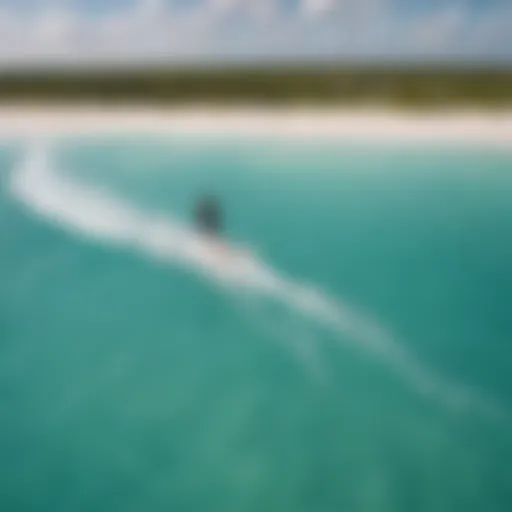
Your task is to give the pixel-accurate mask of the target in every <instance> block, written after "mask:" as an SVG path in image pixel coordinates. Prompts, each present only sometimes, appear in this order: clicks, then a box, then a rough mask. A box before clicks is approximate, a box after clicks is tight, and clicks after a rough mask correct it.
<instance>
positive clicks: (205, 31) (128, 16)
mask: <svg viewBox="0 0 512 512" xmlns="http://www.w3.org/2000/svg"><path fill="white" fill-rule="evenodd" d="M232 59H235V60H237V61H249V62H250V61H253V60H258V61H262V60H263V61H264V60H275V59H278V60H282V59H299V60H310V59H353V60H364V59H371V60H379V59H382V60H406V61H411V60H417V61H421V60H444V59H447V60H461V61H466V62H491V61H501V62H506V63H509V64H512V0H0V68H4V69H5V68H6V67H19V66H28V67H31V66H52V65H63V66H72V65H102V64H104V65H111V64H122V65H134V66H138V65H144V64H152V63H169V64H172V63H180V64H181V63H188V62H198V61H201V62H221V61H225V60H232Z"/></svg>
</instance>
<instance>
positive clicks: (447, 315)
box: [0, 137, 512, 512]
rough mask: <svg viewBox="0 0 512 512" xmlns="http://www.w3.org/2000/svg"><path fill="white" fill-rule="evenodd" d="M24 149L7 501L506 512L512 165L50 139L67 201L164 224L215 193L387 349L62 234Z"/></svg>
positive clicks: (3, 377) (1, 433) (278, 147)
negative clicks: (27, 178)
mask: <svg viewBox="0 0 512 512" xmlns="http://www.w3.org/2000/svg"><path fill="white" fill-rule="evenodd" d="M26 151H27V149H26V147H25V146H23V145H19V144H17V145H12V146H10V145H7V144H5V145H4V146H3V149H2V150H1V151H0V173H1V174H0V176H1V178H2V185H1V191H0V248H1V253H0V283H1V286H0V396H1V399H2V400H1V403H2V409H3V415H2V421H1V422H0V454H1V462H0V471H1V475H0V476H1V480H0V508H1V509H2V510H27V511H42V510H48V511H60V510H62V511H69V510H87V511H89V510H91V511H92V510H95V511H96V510H98V511H102V510H105V511H113V510H123V511H131V510H133V511H158V510H162V511H163V510H166V511H167V510H219V511H220V510H223V511H225V510H236V511H239V510H244V511H250V510H254V511H260V510H265V511H272V510H275V511H279V512H284V511H286V510H290V511H292V510H293V511H294V512H296V511H315V512H317V511H335V510H336V511H337V510H354V511H359V510H361V511H373V510H375V511H385V510H389V511H400V510H403V511H410V510H418V511H421V510H425V511H431V510H435V511H437V510H439V511H441V510H443V511H444V510H446V511H448V510H449V511H453V510H461V511H465V512H466V511H480V510H493V511H501V510H503V511H505V510H509V509H510V504H511V503H512V471H511V467H512V466H511V462H510V461H511V460H512V459H511V457H512V420H511V417H512V372H511V370H512V347H511V343H512V314H511V308H512V306H511V305H512V271H511V268H512V267H511V261H512V234H511V230H510V226H511V225H512V202H511V201H510V197H511V192H512V154H511V153H510V152H506V151H503V150H489V149H478V148H461V147H459V148H432V147H430V148H427V147H399V146H395V147H390V146H384V145H381V146H376V145H374V146H364V145H361V146H355V145H354V146H340V145H339V144H338V145H335V144H334V143H323V144H320V143H310V144H298V143H295V144H290V143H288V144H284V143H281V144H276V143H271V142H269V141H263V140H262V141H254V142H247V141H245V142H241V141H234V140H233V141H229V140H223V141H221V140H217V141H212V140H210V141H207V140H195V141H194V140H189V139H173V140H164V139H143V138H135V137H134V138H131V139H109V140H99V139H97V140H93V139H90V140H84V141H77V140H68V141H62V142H61V143H60V144H58V145H57V147H55V148H53V150H52V166H53V167H54V169H52V172H53V171H54V172H55V176H58V177H59V179H61V178H62V179H67V180H70V181H71V182H72V183H73V184H74V185H73V186H74V188H73V190H81V189H84V190H85V189H87V187H88V186H90V185H92V184H94V185H95V186H96V187H101V190H102V194H103V199H104V201H105V202H104V203H103V205H104V206H105V205H106V207H107V208H108V207H109V205H110V204H111V203H110V201H112V208H114V204H116V203H115V201H117V200H122V201H123V204H124V205H125V206H126V207H128V206H129V208H130V211H131V212H137V213H138V214H139V213H140V214H142V213H144V215H145V216H146V217H147V218H150V219H155V222H156V220H157V219H158V218H160V219H161V218H163V219H178V220H180V221H182V222H184V223H186V222H188V219H189V217H190V210H191V207H192V204H193V202H194V199H195V197H196V196H197V195H198V194H200V193H202V192H203V191H205V190H206V191H210V190H211V191H213V192H215V193H217V194H218V195H219V196H220V197H222V200H223V202H224V204H225V208H226V214H227V232H228V235H229V237H230V238H231V239H233V240H237V241H239V242H240V243H242V244H243V245H247V246H249V247H251V248H252V250H253V251H255V252H256V253H258V254H259V255H260V257H261V258H262V260H263V261H264V263H265V265H267V266H268V267H270V268H272V269H274V270H276V272H279V275H282V276H286V279H288V280H289V281H290V282H293V283H300V286H301V287H302V288H304V289H305V288H308V287H314V288H315V289H316V290H321V293H322V294H323V296H324V297H326V299H325V300H326V301H328V303H329V304H336V305H340V308H341V310H340V311H342V312H343V311H345V310H346V308H348V309H349V310H352V309H354V310H356V311H358V315H359V318H361V319H362V320H361V322H360V324H358V325H366V324H373V325H375V324H376V325H379V326H381V327H382V328H383V329H385V330H386V332H389V333H390V336H391V342H390V343H391V344H390V345H389V346H388V345H386V346H385V347H383V348H381V349H379V348H377V349H376V350H374V349H372V348H371V347H370V346H368V345H367V344H366V343H365V336H366V334H364V333H363V332H360V331H361V329H360V328H359V327H357V328H356V331H357V332H352V333H351V332H345V331H344V330H343V329H337V328H335V329H333V328H332V326H331V325H327V323H326V322H325V321H324V319H323V318H324V317H322V315H321V314H320V313H319V314H318V315H316V316H315V314H312V315H311V314H309V315H306V314H304V312H302V311H300V310H298V309H297V308H295V307H287V305H286V304H283V303H282V301H281V302H280V301H275V300H272V298H271V297H270V298H268V297H264V296H261V295H260V294H258V293H251V294H247V293H239V292H237V291H236V290H231V291H229V290H226V289H225V288H223V287H222V286H220V285H219V283H218V282H217V281H216V280H215V279H208V278H205V277H203V276H202V275H201V274H198V273H197V272H195V271H194V268H193V267H187V266H183V265H179V264H177V263H176V262H174V261H168V260H159V259H155V258H152V257H151V255H150V254H147V253H144V252H141V251H136V250H131V249H129V248H128V249H127V248H123V247H122V246H119V245H117V244H116V243H114V241H113V242H112V243H109V241H108V240H106V239H102V240H100V239H97V238H95V237H94V236H93V235H94V233H90V236H83V234H82V235H81V234H78V233H75V232H73V231H72V230H71V231H70V230H69V229H68V227H67V226H65V225H62V219H60V220H59V219H55V218H52V217H51V216H47V215H44V212H41V211H37V209H34V208H32V205H31V204H29V203H26V202H23V201H22V200H20V197H19V196H18V195H17V194H16V193H15V191H14V190H13V188H12V183H13V182H14V181H16V176H17V173H18V172H19V169H20V165H22V164H20V162H21V161H22V160H23V158H24V154H25V153H26ZM23 186H24V187H26V188H30V187H32V190H35V192H34V197H37V194H38V193H40V191H42V190H43V188H42V185H41V184H39V185H38V184H37V183H24V184H23ZM38 187H39V188H38ZM41 193H42V192H41ZM31 197H32V196H31ZM60 199H62V198H60ZM60 199H59V200H60ZM88 205H89V206H94V202H91V203H88ZM82 207H83V205H82V204H78V203H77V205H76V208H77V210H78V209H79V208H82ZM89 210H90V208H89ZM86 213H87V215H91V214H92V212H91V211H87V212H84V215H85V214H86ZM116 225H117V224H116ZM287 300H288V299H287ZM290 301H291V299H290V300H289V301H288V302H290ZM285 302H286V301H285ZM288 305H289V304H288ZM340 315H342V313H340ZM396 353H400V354H402V353H406V354H407V357H406V362H405V363H404V364H402V363H401V361H402V359H400V357H398V358H397V356H396ZM402 362H403V361H402ZM409 363H411V364H409ZM418 375H420V377H421V376H423V377H424V376H425V375H426V376H427V377H426V378H427V380H428V382H430V383H432V382H433V383H434V386H435V392H431V393H424V392H422V389H421V385H420V383H419V381H420V380H421V378H415V377H414V376H418ZM454 396H455V399H454Z"/></svg>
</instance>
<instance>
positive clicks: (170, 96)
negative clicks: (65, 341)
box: [0, 66, 512, 107]
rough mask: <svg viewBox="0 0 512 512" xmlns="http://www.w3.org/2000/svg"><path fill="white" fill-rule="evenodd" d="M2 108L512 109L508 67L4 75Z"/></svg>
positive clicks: (0, 94) (0, 77) (0, 95)
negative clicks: (20, 104)
mask: <svg viewBox="0 0 512 512" xmlns="http://www.w3.org/2000/svg"><path fill="white" fill-rule="evenodd" d="M2 101H3V102H13V101H45V102H70V101H95V102H104V103H127V102H128V103H162V104H168V103H171V104H172V103H198V102H199V103H200V102H205V103H211V102H217V103H223V104H244V103H258V104H262V103H263V104H275V105H281V104H282V105H287V104H326V105H329V104H333V103H339V104H356V105H357V104H383V105H386V104H391V105H393V104H398V105H406V106H407V105H410V106H418V107H420V106H444V105H475V104H477V105H487V106H503V105H505V104H506V105H512V67H511V68H509V69H506V68H505V69H487V70H483V69H471V68H469V69H457V68H449V67H448V66H445V67H443V68H438V69H434V68H432V67H430V68H424V69H420V68H418V69H414V68H405V67H404V68H399V67H395V68H383V67H379V68H377V67H375V68H356V67H355V68H351V69H349V68H315V69H312V68H309V69H308V68H305V67H301V68H291V67H282V68H277V67H274V68H271V69H269V68H267V69H264V68H253V69H241V68H239V69H174V70H171V69H150V70H145V71H140V70H139V71H115V72H114V71H111V72H108V71H102V72H99V71H94V72H91V71H89V72H85V71H82V72H78V71H76V72H73V73H72V72H53V73H50V72H32V73H28V72H24V73H21V72H18V73H13V72H11V73H5V72H3V73H0V102H2Z"/></svg>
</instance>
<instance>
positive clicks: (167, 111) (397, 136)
mask: <svg viewBox="0 0 512 512" xmlns="http://www.w3.org/2000/svg"><path fill="white" fill-rule="evenodd" d="M108 134H111V135H117V134H119V135H124V134H141V135H142V134H150V135H229V136H237V137H253V136H261V137H272V138H274V137H278V138H291V139H295V138H307V139H314V138H320V139H326V138H328V139H330V138H332V139H336V140H344V141H347V140H349V141H350V140H353V141H372V140H375V141H411V142H422V141H424V142H441V143H442V142H456V143H469V144H473V143H478V144H482V143H483V144H486V145H487V144H491V145H499V146H508V147H512V110H508V111H502V112H498V111H496V112H491V111H488V112H486V111H482V112H477V111H475V112H471V111H466V112H462V111H459V112H447V113H441V112H440V111H434V112H430V113H411V112H407V111H403V112H401V111H391V110H376V109H366V110H364V109H357V110H356V109H353V110H350V109H336V108H333V109H323V110H322V109H307V108H303V109H268V108H267V109H265V108H262V109H258V108H223V107H220V106H217V107H205V106H201V107H196V108H192V107H187V108H169V107H164V108H149V107H119V108H115V107H108V108H103V107H90V106H88V107H86V106H66V107H51V106H14V105H11V106H0V137H3V138H6V137H42V136H50V137H53V136H64V135H84V136H89V135H108Z"/></svg>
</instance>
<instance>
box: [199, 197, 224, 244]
mask: <svg viewBox="0 0 512 512" xmlns="http://www.w3.org/2000/svg"><path fill="white" fill-rule="evenodd" d="M195 221H196V225H197V228H198V229H199V231H200V232H201V233H202V234H204V235H208V236H213V237H216V238H217V237H219V236H220V232H221V230H222V214H221V208H220V204H219V202H218V201H217V199H216V198H215V197H213V196H203V197H202V198H200V199H199V200H198V201H197V203H196V208H195Z"/></svg>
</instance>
